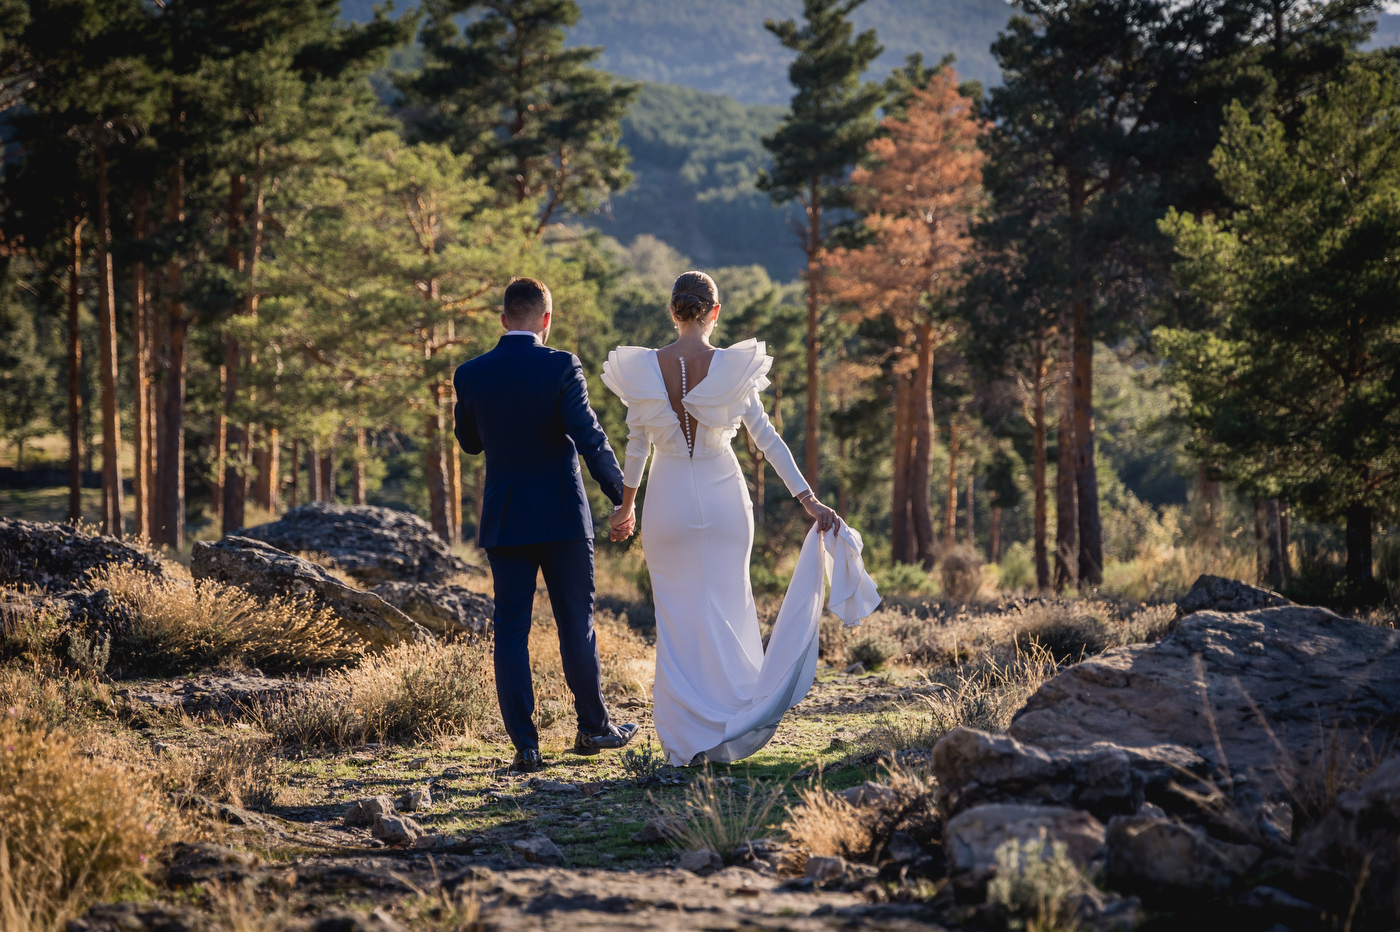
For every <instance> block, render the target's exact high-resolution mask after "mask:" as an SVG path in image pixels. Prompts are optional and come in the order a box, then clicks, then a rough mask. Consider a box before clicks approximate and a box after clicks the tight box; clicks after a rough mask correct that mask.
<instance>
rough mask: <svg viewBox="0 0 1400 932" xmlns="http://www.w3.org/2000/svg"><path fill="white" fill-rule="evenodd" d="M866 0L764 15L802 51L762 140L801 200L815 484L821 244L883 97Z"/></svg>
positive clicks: (813, 0)
mask: <svg viewBox="0 0 1400 932" xmlns="http://www.w3.org/2000/svg"><path fill="white" fill-rule="evenodd" d="M863 2H864V0H803V6H802V16H803V24H802V25H801V26H799V25H798V24H797V22H796V21H795V20H790V19H789V20H784V21H782V22H775V21H773V20H768V21H767V22H765V23H764V25H765V26H766V27H767V29H768V31H769V32H771V33H773V34H774V35H775V36H777V37H778V40H779V41H781V42H782V44H783V46H784V47H785V48H788V49H791V50H792V51H794V52H796V53H797V57H796V59H794V61H793V63H792V65H791V67H790V68H789V69H788V77H789V78H790V79H791V81H792V85H793V88H794V90H795V93H794V95H793V98H792V104H791V107H790V109H789V112H788V115H787V117H786V118H785V119H784V121H783V124H782V125H781V126H780V127H779V128H778V130H777V132H775V133H774V134H773V135H772V136H768V137H766V138H765V139H764V140H763V144H764V146H766V147H767V149H768V151H769V152H771V153H773V168H772V170H771V171H766V172H763V173H761V174H760V176H759V180H758V187H759V189H760V190H762V191H766V192H768V195H769V197H771V198H772V200H773V202H774V203H775V204H779V205H783V204H788V203H790V202H793V201H796V202H797V203H798V204H799V205H800V206H801V208H802V220H801V221H800V222H799V223H798V224H797V232H798V237H799V240H800V242H801V244H802V252H803V254H804V255H805V256H806V260H807V267H806V271H805V273H804V275H805V277H806V282H807V366H806V368H807V411H806V417H807V425H806V451H805V452H806V477H807V481H808V482H810V483H812V486H813V488H815V487H816V486H817V482H818V478H819V476H818V473H819V466H820V441H821V370H820V359H821V332H822V313H821V312H822V304H823V301H824V294H823V280H822V271H823V270H822V264H821V255H822V249H823V248H824V247H825V246H826V245H827V237H828V235H829V233H830V227H831V214H832V212H833V211H836V210H839V209H840V208H843V207H847V206H849V204H850V198H851V191H850V187H849V178H848V175H849V173H850V170H851V168H852V166H854V165H855V164H856V163H857V162H858V161H859V160H860V159H861V157H862V156H863V155H864V152H865V146H866V144H867V143H868V142H869V141H870V140H871V139H872V138H873V137H874V136H875V133H876V128H877V123H876V117H875V110H876V108H877V107H879V106H880V104H881V103H883V102H884V98H885V93H884V90H883V89H882V88H881V87H880V85H878V84H875V83H873V82H862V80H861V76H862V75H863V74H864V73H865V70H866V68H867V67H868V66H869V65H870V63H871V62H872V61H874V60H875V58H876V57H877V56H878V55H879V54H880V52H881V51H882V49H881V47H880V45H879V42H878V41H877V40H876V37H875V33H874V31H871V30H867V31H866V32H862V33H860V34H859V35H856V34H855V30H854V28H853V27H852V26H851V23H850V20H849V16H850V14H851V11H853V10H854V9H856V7H858V6H860V5H861V3H863Z"/></svg>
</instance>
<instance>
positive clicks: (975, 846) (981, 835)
mask: <svg viewBox="0 0 1400 932" xmlns="http://www.w3.org/2000/svg"><path fill="white" fill-rule="evenodd" d="M1042 837H1043V838H1044V839H1045V844H1046V849H1045V850H1046V853H1047V854H1048V853H1049V850H1050V848H1049V846H1050V845H1052V844H1053V843H1055V842H1063V843H1064V845H1065V849H1066V852H1065V853H1066V854H1067V855H1068V856H1069V857H1070V859H1071V860H1073V861H1074V862H1075V863H1076V864H1078V865H1079V866H1080V867H1081V868H1083V867H1087V866H1088V864H1089V863H1090V862H1091V861H1093V860H1095V859H1096V858H1099V857H1101V856H1102V854H1103V848H1104V826H1103V823H1102V822H1100V821H1099V820H1098V819H1096V818H1094V817H1093V816H1091V815H1090V814H1089V813H1087V812H1082V811H1080V810H1077V809H1067V808H1064V807H1061V806H1023V805H1015V804H1006V803H994V804H991V805H986V806H977V807H976V808H973V809H968V810H966V811H965V812H962V813H959V814H958V815H956V816H954V817H953V818H952V819H949V820H948V823H947V825H945V826H944V828H943V849H944V852H945V854H946V855H947V858H948V876H950V877H953V878H955V879H957V880H958V881H959V882H960V885H962V886H964V887H969V886H979V885H981V884H983V883H985V882H986V881H987V880H988V879H990V877H991V876H992V875H993V874H995V872H996V866H997V857H996V853H997V849H998V848H1000V847H1001V846H1002V845H1003V844H1005V843H1006V842H1008V841H1013V840H1014V841H1023V842H1024V841H1035V840H1037V839H1039V838H1042Z"/></svg>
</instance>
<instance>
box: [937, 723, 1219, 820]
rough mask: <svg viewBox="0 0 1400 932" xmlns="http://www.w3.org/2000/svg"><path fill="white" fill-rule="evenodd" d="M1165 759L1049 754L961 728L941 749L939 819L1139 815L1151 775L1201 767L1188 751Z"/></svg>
mask: <svg viewBox="0 0 1400 932" xmlns="http://www.w3.org/2000/svg"><path fill="white" fill-rule="evenodd" d="M1153 750H1154V752H1156V754H1157V755H1158V756H1165V757H1167V758H1168V760H1167V765H1164V764H1163V762H1162V761H1161V760H1159V759H1158V757H1157V756H1153V755H1151V754H1140V753H1137V752H1132V751H1127V750H1124V749H1123V748H1119V747H1116V746H1114V745H1111V744H1093V745H1090V746H1088V747H1084V748H1072V749H1068V750H1064V751H1046V750H1043V749H1042V748H1039V747H1036V746H1035V745H1033V744H1027V743H1025V742H1022V741H1017V740H1016V739H1015V738H1011V737H1007V736H1006V735H990V734H987V733H986V732H981V731H976V730H974V729H971V728H962V727H959V728H954V729H953V730H952V731H950V732H949V733H948V734H947V735H946V736H945V737H944V738H943V739H942V740H941V741H939V742H938V744H936V745H935V746H934V748H933V756H932V759H931V765H932V768H933V773H934V776H936V777H937V778H938V787H939V790H938V792H939V800H938V806H939V811H940V812H943V813H946V814H948V815H955V814H957V813H959V812H962V811H963V810H965V809H968V808H970V807H972V806H976V805H981V804H984V803H1004V802H1025V803H1034V804H1039V805H1052V806H1071V807H1074V808H1080V809H1087V810H1089V811H1090V812H1092V813H1094V814H1095V815H1097V816H1099V817H1100V818H1108V817H1110V816H1112V815H1116V814H1125V813H1130V812H1133V811H1135V810H1136V809H1137V807H1138V806H1139V805H1140V804H1141V802H1142V797H1143V784H1144V782H1145V776H1144V774H1145V773H1146V774H1156V773H1157V772H1158V771H1159V770H1161V771H1163V774H1162V775H1163V776H1165V777H1167V778H1171V777H1175V776H1179V773H1178V772H1177V771H1176V770H1174V769H1172V766H1169V765H1175V766H1176V767H1183V766H1188V765H1190V764H1192V763H1195V762H1196V759H1195V758H1194V756H1193V755H1191V754H1190V753H1189V752H1186V751H1184V750H1183V751H1180V752H1179V753H1170V754H1169V753H1168V752H1166V751H1162V750H1161V749H1153Z"/></svg>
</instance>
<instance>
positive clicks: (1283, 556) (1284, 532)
mask: <svg viewBox="0 0 1400 932" xmlns="http://www.w3.org/2000/svg"><path fill="white" fill-rule="evenodd" d="M1290 524H1291V520H1290V515H1289V513H1288V503H1287V502H1283V501H1280V502H1279V503H1278V553H1279V573H1280V575H1281V577H1282V578H1283V584H1284V585H1285V586H1286V585H1288V582H1289V580H1291V579H1292V578H1293V561H1292V559H1291V558H1290V557H1289V555H1288V548H1289V546H1290V544H1289V541H1290V535H1289V525H1290Z"/></svg>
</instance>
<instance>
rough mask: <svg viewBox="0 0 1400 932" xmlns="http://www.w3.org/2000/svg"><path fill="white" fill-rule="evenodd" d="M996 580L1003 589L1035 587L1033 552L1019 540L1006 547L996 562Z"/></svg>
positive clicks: (1028, 588)
mask: <svg viewBox="0 0 1400 932" xmlns="http://www.w3.org/2000/svg"><path fill="white" fill-rule="evenodd" d="M997 582H998V584H999V585H1000V586H1001V588H1003V589H1010V590H1012V591H1016V590H1023V589H1024V590H1030V589H1034V588H1035V553H1034V552H1033V551H1032V550H1031V548H1030V547H1027V546H1026V545H1025V544H1024V543H1022V542H1021V541H1019V540H1018V541H1015V542H1014V543H1012V544H1011V545H1010V546H1009V547H1007V548H1006V552H1005V553H1003V554H1002V555H1001V562H1000V563H999V564H998V571H997Z"/></svg>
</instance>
